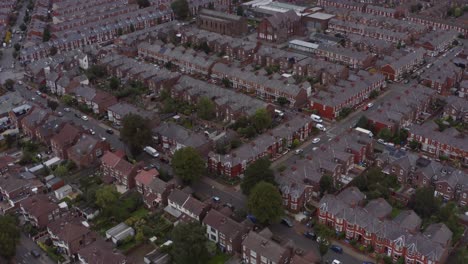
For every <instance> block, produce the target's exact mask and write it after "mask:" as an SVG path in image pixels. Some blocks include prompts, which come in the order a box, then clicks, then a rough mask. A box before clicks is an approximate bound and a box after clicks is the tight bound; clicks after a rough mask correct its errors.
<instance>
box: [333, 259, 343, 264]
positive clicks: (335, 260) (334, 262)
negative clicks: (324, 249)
mask: <svg viewBox="0 0 468 264" xmlns="http://www.w3.org/2000/svg"><path fill="white" fill-rule="evenodd" d="M332 264H341V261H339V260H337V259H334V260H333V262H332Z"/></svg>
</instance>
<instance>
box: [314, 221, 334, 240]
mask: <svg viewBox="0 0 468 264" xmlns="http://www.w3.org/2000/svg"><path fill="white" fill-rule="evenodd" d="M314 231H315V233H316V234H317V236H319V237H320V238H322V239H324V240H327V241H328V240H330V239H331V238H332V237H333V236H334V235H335V231H333V230H332V229H330V228H329V227H327V226H326V225H323V224H317V225H315V227H314Z"/></svg>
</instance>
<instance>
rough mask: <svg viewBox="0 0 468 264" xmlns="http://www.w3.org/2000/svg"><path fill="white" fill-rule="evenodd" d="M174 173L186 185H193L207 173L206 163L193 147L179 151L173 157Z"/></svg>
mask: <svg viewBox="0 0 468 264" xmlns="http://www.w3.org/2000/svg"><path fill="white" fill-rule="evenodd" d="M172 168H173V170H174V173H175V174H176V175H177V176H179V177H180V178H181V179H182V180H183V181H184V182H186V183H189V184H190V183H193V182H194V181H196V180H198V179H199V178H200V177H201V176H202V175H203V173H204V172H205V161H204V160H203V158H202V157H201V156H200V154H199V153H198V152H197V151H196V150H195V149H194V148H192V147H186V148H182V149H179V150H177V151H176V152H175V153H174V156H173V157H172Z"/></svg>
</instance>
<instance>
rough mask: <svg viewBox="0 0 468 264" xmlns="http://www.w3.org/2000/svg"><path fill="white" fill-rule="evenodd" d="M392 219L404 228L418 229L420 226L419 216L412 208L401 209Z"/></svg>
mask: <svg viewBox="0 0 468 264" xmlns="http://www.w3.org/2000/svg"><path fill="white" fill-rule="evenodd" d="M393 221H395V222H397V223H398V224H400V226H401V227H403V228H405V229H406V230H414V231H416V230H418V228H419V227H420V226H421V222H422V220H421V218H420V217H419V216H418V215H417V214H416V213H415V212H414V211H413V210H405V211H402V212H401V213H400V214H399V215H398V216H397V217H395V218H394V219H393Z"/></svg>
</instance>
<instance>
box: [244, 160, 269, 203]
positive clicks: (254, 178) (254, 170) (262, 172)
mask: <svg viewBox="0 0 468 264" xmlns="http://www.w3.org/2000/svg"><path fill="white" fill-rule="evenodd" d="M270 166H271V162H270V160H268V158H261V159H258V160H256V161H254V162H253V163H251V164H250V165H249V166H247V169H246V170H245V172H244V179H242V183H241V189H242V193H244V194H245V195H249V194H250V191H251V190H252V189H253V188H254V187H255V186H256V185H257V184H258V183H259V182H262V181H263V182H268V183H271V184H273V185H276V182H275V175H274V173H273V170H272V169H271V168H270Z"/></svg>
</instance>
